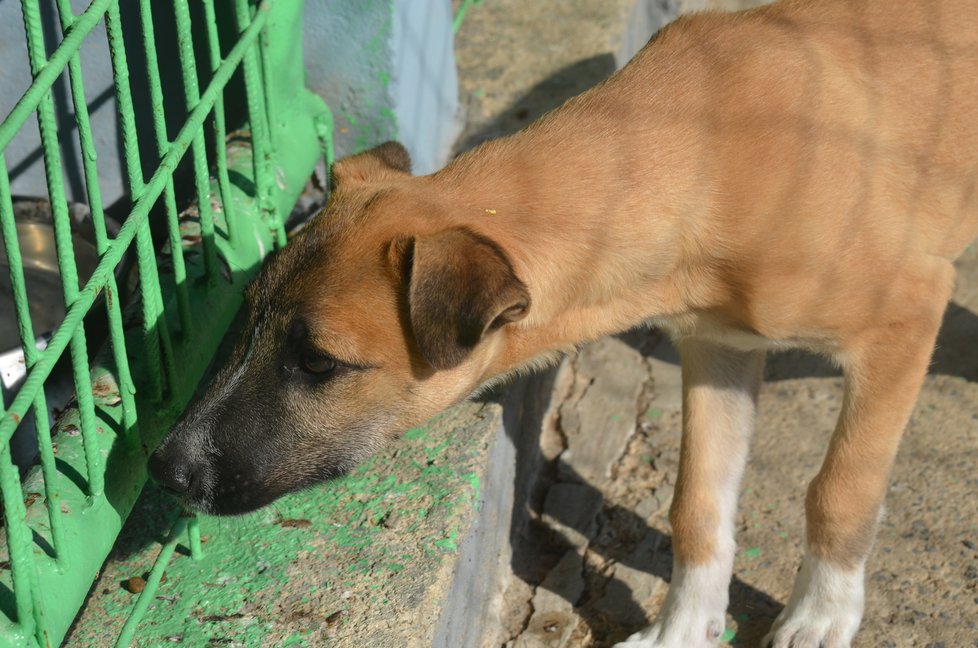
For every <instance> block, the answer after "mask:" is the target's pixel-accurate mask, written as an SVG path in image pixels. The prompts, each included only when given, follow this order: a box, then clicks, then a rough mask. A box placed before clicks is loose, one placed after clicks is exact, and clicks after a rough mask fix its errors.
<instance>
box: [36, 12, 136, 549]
mask: <svg viewBox="0 0 978 648" xmlns="http://www.w3.org/2000/svg"><path fill="white" fill-rule="evenodd" d="M58 15H59V18H60V20H61V29H62V31H63V32H64V33H69V32H70V31H71V29H72V28H73V26H74V23H75V16H74V14H73V13H72V10H71V4H70V2H69V0H58ZM68 75H69V78H70V83H71V100H72V104H73V105H74V108H75V124H76V125H77V126H78V140H79V143H80V145H81V154H82V166H83V169H84V173H85V192H86V195H87V196H88V207H89V211H90V212H91V215H92V225H93V229H94V232H95V249H96V252H98V254H99V255H102V254H105V252H106V251H107V250H108V248H109V245H110V243H109V237H108V232H107V231H106V228H105V210H104V208H103V205H102V191H101V189H100V188H99V184H98V166H97V165H96V162H97V159H98V155H97V152H96V149H95V141H94V138H93V136H92V125H91V121H90V120H89V115H88V103H87V101H86V99H85V86H84V83H83V81H82V71H81V61H80V59H79V56H78V55H77V54H74V55H72V56H71V58H70V59H69V60H68ZM118 295H119V289H118V286H117V285H116V280H115V276H112V277H110V278H109V280H108V282H107V284H106V286H105V296H106V301H105V308H106V317H107V320H108V325H109V341H110V343H111V345H112V354H113V360H114V361H115V365H116V376H117V381H118V384H119V398H120V401H121V404H122V426H123V429H124V430H125V431H126V438H127V439H129V440H130V441H132V440H134V439H135V437H136V433H137V430H136V402H135V386H134V383H133V380H132V374H131V372H130V371H129V358H128V356H127V354H126V340H125V333H124V332H123V328H122V308H121V306H120V305H119V299H118ZM35 410H36V407H35ZM44 427H45V434H47V435H49V436H50V430H49V429H47V428H48V426H47V425H46V424H45V426H44ZM50 445H51V444H50V443H43V442H40V446H41V458H42V461H45V460H46V457H45V455H50V457H51V458H50V460H51V461H52V462H53V460H54V459H53V456H54V455H53V453H51V452H45V448H50ZM45 481H48V478H47V474H45ZM49 483H50V482H49ZM48 506H49V508H50V507H53V506H56V505H54V504H52V503H51V501H50V498H49V500H48ZM58 513H59V514H60V509H58ZM52 517H54V514H52ZM54 535H55V536H57V534H56V533H55V534H54ZM58 557H59V560H60V558H61V554H59V556H58Z"/></svg>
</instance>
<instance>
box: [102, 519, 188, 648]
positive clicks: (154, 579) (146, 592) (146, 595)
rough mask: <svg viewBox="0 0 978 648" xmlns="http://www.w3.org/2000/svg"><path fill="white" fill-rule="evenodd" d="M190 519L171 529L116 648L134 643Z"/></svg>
mask: <svg viewBox="0 0 978 648" xmlns="http://www.w3.org/2000/svg"><path fill="white" fill-rule="evenodd" d="M188 522H189V518H185V517H181V518H179V519H177V522H176V524H174V525H173V528H172V529H170V537H169V538H167V541H166V544H164V545H163V547H162V548H161V549H160V554H159V556H157V558H156V562H155V563H153V569H152V571H150V572H149V577H148V578H147V579H146V585H145V587H144V588H143V591H142V592H140V593H139V598H138V599H136V605H134V606H133V610H132V613H131V614H130V615H129V618H128V619H126V623H125V625H124V626H122V632H120V633H119V638H118V639H117V640H116V642H115V645H116V648H128V646H129V644H131V643H132V638H133V635H135V634H136V627H137V626H138V625H139V621H140V619H142V618H143V615H144V614H146V609H147V608H148V607H149V604H150V602H151V601H153V600H154V599H155V598H156V590H157V589H158V588H159V586H160V580H161V579H162V578H163V571H164V570H165V569H166V565H167V563H169V562H170V558H171V557H172V556H173V552H174V550H176V548H177V541H178V540H180V536H181V534H183V532H184V530H185V529H186V528H187V524H188Z"/></svg>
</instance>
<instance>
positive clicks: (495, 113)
mask: <svg viewBox="0 0 978 648" xmlns="http://www.w3.org/2000/svg"><path fill="white" fill-rule="evenodd" d="M674 4H682V3H674ZM686 4H692V3H686ZM757 4H762V2H758V1H756V0H754V1H752V0H714V6H716V7H717V8H720V9H727V10H730V9H737V8H741V7H748V6H755V5H757ZM630 6H631V3H630V2H626V1H624V0H622V1H618V0H616V1H614V2H606V1H602V0H574V1H573V2H566V3H526V2H520V1H518V0H490V1H488V2H486V3H485V5H483V6H482V7H480V8H477V9H473V10H472V11H470V12H469V15H468V17H467V18H466V23H465V24H464V25H463V27H462V29H461V31H460V33H459V35H458V39H457V44H456V50H457V56H458V62H459V70H460V82H461V85H462V89H463V100H464V103H465V105H466V107H467V110H468V112H469V128H468V130H467V132H466V135H465V136H464V137H463V140H462V142H463V144H462V148H467V147H469V146H471V145H473V144H477V143H478V142H480V141H482V140H485V139H489V138H491V137H496V136H500V135H504V134H507V133H509V132H513V131H514V130H517V129H518V128H521V127H522V126H523V125H525V124H526V123H529V122H530V121H532V120H533V119H534V118H535V117H537V116H539V115H541V114H543V113H544V112H546V111H547V110H549V109H551V108H553V107H556V106H557V105H559V104H560V103H562V101H563V100H565V99H566V98H568V97H570V96H573V95H574V94H577V93H578V92H580V91H582V90H584V89H586V88H587V87H590V86H591V85H593V84H594V83H597V82H598V81H600V80H601V79H603V78H604V77H605V76H607V75H608V74H610V73H611V72H612V71H613V67H614V57H613V48H614V46H615V45H614V44H615V42H616V37H617V36H616V35H617V34H618V33H619V32H618V30H620V29H621V20H623V19H624V17H625V16H627V15H628V11H629V8H630ZM957 267H958V270H959V281H958V287H957V289H956V291H955V294H954V298H953V301H952V303H951V304H950V306H949V309H948V312H947V315H946V317H945V322H944V328H943V330H942V333H941V337H940V340H939V344H938V348H937V351H936V352H935V356H934V362H933V365H932V367H931V371H930V375H929V376H928V378H927V381H926V383H925V386H924V389H923V392H922V394H921V397H920V400H919V403H918V405H917V408H916V410H915V412H914V415H913V418H912V420H911V422H910V425H909V427H908V429H907V432H906V435H905V437H904V442H903V445H902V447H901V451H900V454H899V456H898V459H897V464H896V467H895V468H894V471H893V475H892V478H891V482H890V483H891V486H890V491H889V494H888V497H887V503H886V504H887V508H886V514H885V516H884V517H883V520H882V523H881V528H880V533H879V537H878V540H877V542H876V546H875V549H874V552H873V555H872V557H871V558H870V561H869V564H868V566H867V602H866V614H865V618H864V621H863V625H862V629H861V631H860V633H859V635H858V637H857V638H856V642H855V644H854V645H855V646H860V647H867V648H877V647H903V646H908V647H909V646H920V647H929V648H938V647H940V646H945V647H947V648H951V647H958V646H978V469H976V468H978V250H976V249H975V247H974V246H973V247H972V248H969V250H968V251H967V252H966V253H965V255H964V256H963V257H962V258H961V259H960V260H959V261H958V263H957ZM894 352H899V350H895V351H894ZM677 363H678V357H677V354H676V353H675V350H674V349H673V348H672V347H671V345H670V344H669V342H668V341H667V340H666V338H665V337H664V336H663V335H662V334H661V333H659V332H656V331H635V332H631V333H628V334H625V335H622V336H619V337H615V338H608V339H605V340H601V341H599V342H597V343H595V344H593V345H591V346H589V347H587V348H586V349H584V350H583V351H582V352H581V353H579V354H578V355H577V356H575V357H573V358H570V359H568V360H566V361H565V362H564V364H563V365H562V366H561V367H560V369H559V372H558V374H557V379H556V381H555V385H556V387H555V389H554V393H553V394H552V395H551V406H550V410H549V412H548V415H547V417H546V420H545V422H544V425H543V430H542V431H541V437H540V443H541V450H542V454H543V457H544V459H545V465H544V466H543V469H542V470H541V472H540V477H539V479H538V482H537V484H536V487H535V488H534V490H533V496H532V497H531V499H530V501H529V502H527V505H526V524H525V526H524V527H522V529H520V530H519V533H518V534H517V535H516V537H515V538H514V543H513V544H514V546H513V552H514V555H513V560H512V567H513V572H514V578H512V579H511V582H510V586H509V590H508V591H507V592H506V595H505V600H506V602H507V605H508V614H507V616H506V623H505V627H504V628H502V629H501V635H500V636H501V639H498V640H496V639H493V640H492V641H490V642H488V643H489V644H495V645H499V644H505V645H507V646H520V647H526V648H531V647H539V646H547V647H553V648H556V647H558V646H607V645H610V644H611V643H613V642H614V641H617V640H621V639H622V638H624V637H625V636H627V635H628V634H629V633H631V632H633V631H635V630H637V629H639V628H641V627H643V626H645V625H647V624H648V623H649V622H650V620H651V618H652V617H653V616H654V615H655V612H656V610H657V609H658V607H659V605H660V603H661V601H662V599H663V597H664V595H665V592H666V589H667V584H668V581H669V578H670V572H671V562H672V555H671V540H670V529H669V524H668V521H667V519H666V514H667V511H668V506H669V502H670V501H671V498H672V490H673V485H674V483H675V476H676V468H677V462H678V453H679V432H680V425H681V413H680V393H679V388H680V379H679V370H678V364H677ZM841 395H842V379H841V376H840V375H839V373H838V371H836V370H835V369H834V368H833V367H831V366H829V365H828V364H826V363H825V362H823V361H821V360H820V359H818V358H816V357H814V356H810V355H808V354H805V353H801V352H790V353H785V354H780V355H777V356H772V357H771V358H770V359H769V362H768V367H767V371H766V382H765V385H764V388H763V390H762V393H761V399H760V412H759V417H758V423H757V431H756V434H755V438H754V443H753V454H752V459H751V462H750V464H749V466H748V469H747V474H746V476H745V479H744V482H743V485H742V493H741V499H740V512H739V514H738V525H737V539H738V546H739V549H738V555H737V560H736V565H735V576H734V580H733V582H732V584H731V591H730V593H731V604H730V609H729V614H728V619H727V621H728V623H727V632H726V634H725V635H724V641H725V642H726V643H729V644H732V645H744V646H755V645H758V643H759V641H760V639H761V637H762V636H763V635H764V634H765V633H766V632H767V630H768V628H769V626H770V624H771V622H772V621H773V620H774V618H775V617H776V616H777V614H778V612H779V611H780V610H781V608H782V606H783V604H784V602H785V601H786V600H787V596H788V594H789V592H790V589H791V586H792V582H793V578H794V575H795V572H796V570H797V567H798V564H799V560H800V558H801V555H802V547H803V533H804V514H803V502H804V493H805V488H806V485H807V483H808V481H809V480H810V479H811V478H812V477H813V476H814V474H815V472H816V471H817V470H818V466H819V465H820V462H821V459H822V456H823V454H824V451H825V448H826V446H827V442H828V438H829V435H830V434H831V431H832V429H833V427H834V425H835V419H836V417H837V416H838V412H839V406H840V403H841Z"/></svg>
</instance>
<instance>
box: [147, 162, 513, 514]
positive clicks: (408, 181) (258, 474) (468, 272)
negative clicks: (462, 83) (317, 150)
mask: <svg viewBox="0 0 978 648" xmlns="http://www.w3.org/2000/svg"><path fill="white" fill-rule="evenodd" d="M409 166H410V161H409V159H408V156H407V152H406V151H405V150H404V149H403V147H401V146H400V145H398V144H395V143H388V144H384V145H381V146H379V147H377V148H376V149H373V150H371V151H368V152H367V153H362V154H360V155H357V156H354V157H351V158H347V159H345V160H341V161H340V162H338V163H337V164H336V165H335V166H334V177H335V178H336V181H337V188H336V190H335V191H334V192H333V195H332V197H331V198H330V201H329V204H328V205H327V206H326V207H325V209H324V210H323V211H322V213H320V214H319V215H318V216H317V217H316V218H315V219H314V221H313V222H311V223H310V224H309V225H308V226H307V227H306V228H305V229H304V230H303V231H302V232H301V233H300V234H299V235H297V236H296V237H295V238H294V240H293V241H292V242H291V243H290V245H288V246H287V247H286V248H285V249H283V250H281V251H279V252H278V253H276V254H275V255H273V256H272V257H271V258H269V259H268V261H267V262H266V264H265V266H264V267H263V268H262V270H261V272H260V273H259V276H258V278H257V279H256V280H255V281H254V282H253V284H252V285H251V286H250V287H249V289H248V291H247V294H246V299H245V304H246V306H245V307H246V314H247V324H246V326H245V332H244V334H243V335H242V337H241V339H240V341H239V342H238V344H237V348H236V349H235V351H234V353H233V354H232V356H231V358H230V360H229V361H228V362H227V364H226V365H225V366H224V367H223V369H222V370H221V371H220V372H219V373H218V374H217V376H216V378H215V379H214V380H213V382H212V383H211V384H210V386H209V387H208V388H207V390H206V391H205V393H204V394H203V396H202V397H200V398H199V399H198V400H197V401H196V402H195V403H194V404H193V405H192V407H191V408H190V409H189V410H188V412H187V413H186V415H185V416H184V418H183V419H182V420H181V421H180V423H178V424H177V426H176V427H175V428H174V429H173V430H172V431H171V432H170V434H169V435H168V436H167V437H166V439H165V440H164V441H163V443H162V444H160V447H159V448H158V449H157V450H156V452H155V453H154V454H153V456H152V457H151V459H150V470H151V473H152V474H153V476H154V477H155V479H156V480H157V481H158V482H160V483H161V484H162V485H164V486H165V487H167V488H168V489H170V490H172V491H175V492H176V493H178V494H179V495H180V496H182V498H183V499H184V500H185V502H186V503H187V504H188V505H189V506H190V507H191V508H195V509H198V510H203V511H207V512H212V513H219V514H220V513H227V514H232V513H242V512H247V511H250V510H254V509H256V508H259V507H261V506H263V505H265V504H267V503H269V502H271V501H272V500H274V499H276V498H277V497H279V496H281V495H283V494H285V493H288V492H291V491H295V490H298V489H300V488H303V487H305V486H308V485H311V484H313V483H316V482H319V481H323V480H326V479H329V478H331V477H334V476H337V475H341V474H343V473H344V472H346V471H348V470H350V469H351V468H352V467H353V466H355V465H356V464H357V463H358V462H359V461H360V460H362V459H364V458H365V457H366V456H368V455H369V454H370V453H372V452H373V451H374V450H376V449H377V448H378V447H380V446H381V445H382V444H384V443H385V442H386V441H388V440H389V439H391V438H394V437H396V436H397V435H398V434H399V433H400V432H401V431H403V430H405V429H407V428H408V427H410V426H411V425H414V424H416V423H418V422H421V421H423V420H425V419H427V418H428V417H430V416H432V415H434V414H435V413H437V412H439V411H441V410H442V409H444V408H445V407H447V406H449V405H451V404H452V403H455V402H457V401H459V400H461V399H463V398H465V397H466V396H467V395H468V394H469V393H471V392H472V391H473V390H474V389H475V388H477V387H478V386H479V384H480V383H481V382H483V381H484V380H485V379H486V378H488V377H489V372H490V369H491V365H492V364H493V363H494V361H495V359H496V358H497V357H498V355H499V354H500V353H501V351H502V349H503V347H504V346H505V344H506V335H507V331H508V328H509V327H508V326H507V325H508V324H511V323H513V322H516V321H518V320H520V319H522V318H523V317H524V316H525V315H526V313H527V311H528V309H529V307H530V296H529V293H528V291H527V288H526V286H525V285H524V283H523V282H522V281H521V280H520V279H519V278H518V277H517V275H516V273H515V271H514V269H513V266H512V265H511V263H510V260H509V258H508V257H507V254H506V253H505V252H504V251H503V250H502V249H501V248H500V247H499V246H498V245H497V244H496V243H495V242H493V241H492V240H491V239H490V238H487V237H486V236H484V235H481V234H479V233H476V232H474V231H472V230H470V229H466V228H462V227H457V226H453V225H451V223H450V222H449V220H448V219H447V218H446V210H447V209H449V208H450V207H449V206H446V205H443V204H439V203H438V202H437V200H435V199H434V198H436V197H433V196H431V195H430V192H427V191H426V187H425V186H424V184H423V183H424V180H425V179H424V178H412V177H411V176H410V173H409Z"/></svg>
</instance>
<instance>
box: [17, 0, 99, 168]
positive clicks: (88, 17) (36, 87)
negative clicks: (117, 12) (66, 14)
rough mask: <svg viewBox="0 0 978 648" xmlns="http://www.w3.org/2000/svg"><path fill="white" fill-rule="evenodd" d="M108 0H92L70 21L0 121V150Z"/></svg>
mask: <svg viewBox="0 0 978 648" xmlns="http://www.w3.org/2000/svg"><path fill="white" fill-rule="evenodd" d="M109 2H110V0H95V1H94V2H92V4H90V5H89V6H88V9H86V10H85V11H84V12H82V13H81V14H80V15H79V16H78V19H77V20H75V22H74V24H73V25H72V28H71V31H70V32H69V33H68V34H66V35H65V38H64V40H63V41H61V44H60V45H59V46H58V48H57V49H56V50H55V51H54V53H53V54H52V55H51V57H50V58H49V59H48V62H47V64H46V65H45V66H44V69H43V70H40V71H39V72H38V74H37V75H36V76H35V77H34V80H33V81H32V82H31V85H30V87H29V88H28V89H27V92H25V93H24V95H23V96H22V97H21V98H20V100H19V101H18V102H17V104H16V105H15V106H14V108H13V110H11V111H10V114H9V115H7V117H6V118H5V119H4V120H3V123H2V124H0V151H5V150H6V149H7V146H8V145H9V144H10V142H11V141H13V139H14V137H16V135H17V133H18V132H19V131H20V128H21V127H22V126H23V125H24V124H25V123H27V120H28V119H30V116H31V115H32V114H33V113H34V111H35V110H36V109H37V107H38V106H39V105H40V103H41V100H42V99H43V98H44V97H45V96H46V95H47V93H48V91H49V90H50V89H51V86H52V85H54V82H55V81H57V80H58V77H59V76H61V73H62V72H63V71H64V69H65V66H66V65H67V64H68V59H70V58H71V56H72V54H74V53H75V52H77V51H78V49H79V48H80V47H81V44H82V42H83V41H84V40H85V37H86V36H88V34H89V32H91V31H92V29H93V28H94V27H95V25H97V24H98V21H99V20H101V19H102V15H103V14H104V13H105V9H106V7H108V6H109Z"/></svg>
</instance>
